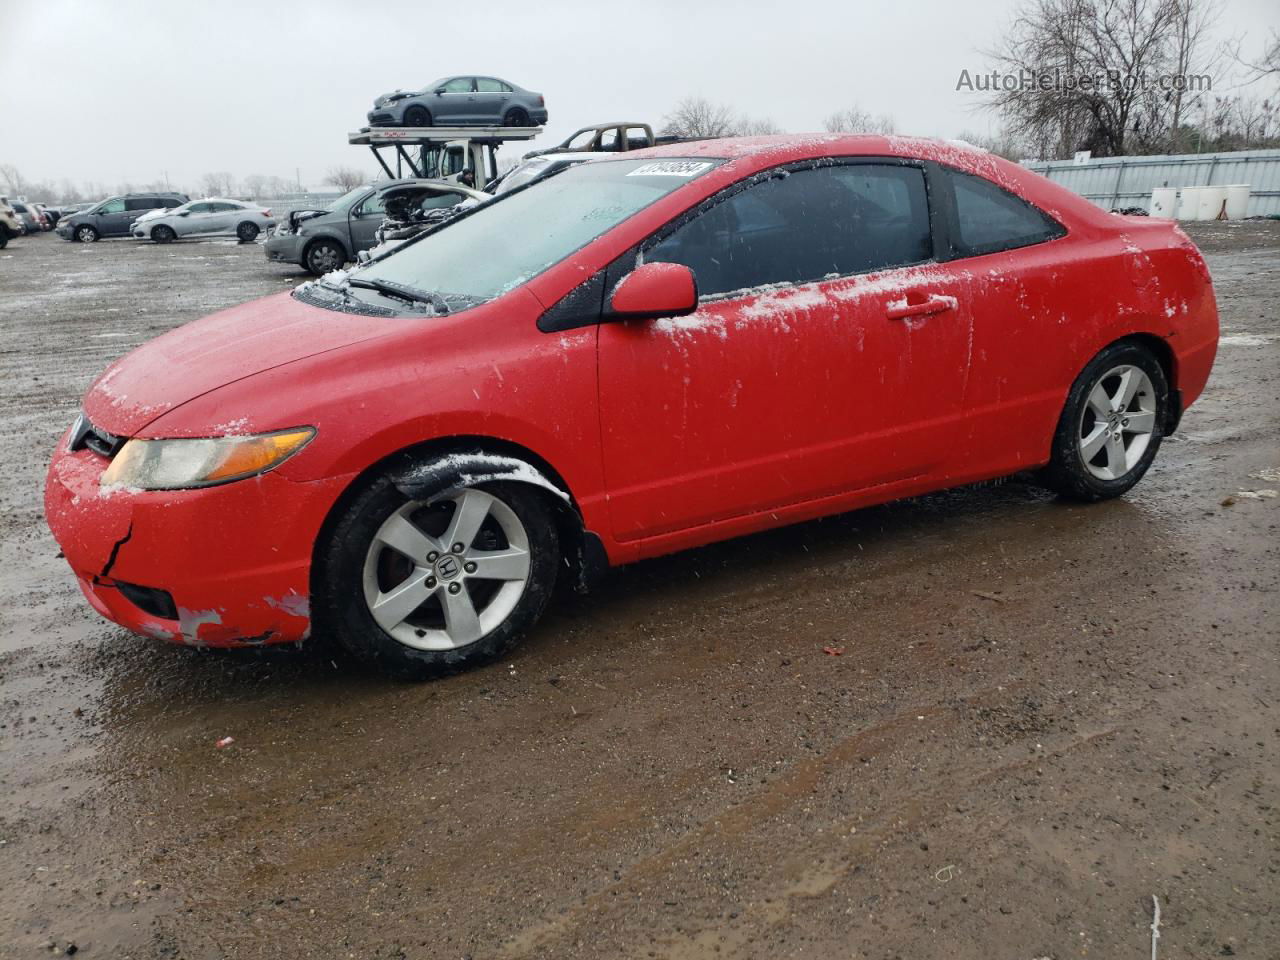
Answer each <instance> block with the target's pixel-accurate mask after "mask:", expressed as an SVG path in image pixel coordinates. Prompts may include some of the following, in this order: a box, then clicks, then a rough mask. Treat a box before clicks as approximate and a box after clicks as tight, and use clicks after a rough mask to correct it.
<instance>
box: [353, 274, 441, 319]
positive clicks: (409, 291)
mask: <svg viewBox="0 0 1280 960" xmlns="http://www.w3.org/2000/svg"><path fill="white" fill-rule="evenodd" d="M347 284H348V285H349V286H352V287H362V288H363V289H365V290H376V291H378V293H381V294H385V295H386V296H388V297H395V298H396V299H398V300H405V301H408V302H409V303H427V304H430V305H431V308H432V309H433V310H435V312H436V313H437V314H446V313H448V312H449V304H448V303H446V302H445V299H444V297H442V296H440V294H438V293H428V292H427V291H426V290H417V289H415V288H413V287H406V286H403V285H402V284H399V283H392V282H391V281H390V280H376V279H372V278H370V277H348V278H347Z"/></svg>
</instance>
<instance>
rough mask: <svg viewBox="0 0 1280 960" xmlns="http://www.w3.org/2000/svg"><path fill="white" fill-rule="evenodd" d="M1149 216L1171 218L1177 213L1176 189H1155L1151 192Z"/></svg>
mask: <svg viewBox="0 0 1280 960" xmlns="http://www.w3.org/2000/svg"><path fill="white" fill-rule="evenodd" d="M1150 213H1151V216H1153V217H1173V216H1176V215H1177V213H1178V188H1177V187H1156V188H1155V189H1154V190H1152V191H1151V210H1150Z"/></svg>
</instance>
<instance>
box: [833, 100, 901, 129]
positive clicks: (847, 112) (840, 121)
mask: <svg viewBox="0 0 1280 960" xmlns="http://www.w3.org/2000/svg"><path fill="white" fill-rule="evenodd" d="M822 125H823V126H824V127H826V128H827V130H828V131H830V132H831V133H893V132H894V131H895V128H896V125H895V124H894V122H893V117H891V116H889V115H888V114H887V113H882V114H880V116H878V117H873V116H872V115H871V113H870V111H868V110H863V109H862V108H861V107H859V106H858V105H857V104H856V103H855V104H853V105H851V106H848V107H845V108H844V109H843V110H837V111H836V112H835V113H833V114H831V115H830V116H829V117H827V118H826V119H825V120H823V121H822Z"/></svg>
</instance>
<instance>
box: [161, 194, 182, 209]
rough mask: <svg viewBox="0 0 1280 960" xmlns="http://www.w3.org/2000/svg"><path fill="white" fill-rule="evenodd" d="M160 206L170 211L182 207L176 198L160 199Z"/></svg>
mask: <svg viewBox="0 0 1280 960" xmlns="http://www.w3.org/2000/svg"><path fill="white" fill-rule="evenodd" d="M160 206H162V207H166V208H168V209H170V210H172V209H173V208H174V207H180V206H182V201H181V200H179V199H178V198H177V197H162V198H161V199H160Z"/></svg>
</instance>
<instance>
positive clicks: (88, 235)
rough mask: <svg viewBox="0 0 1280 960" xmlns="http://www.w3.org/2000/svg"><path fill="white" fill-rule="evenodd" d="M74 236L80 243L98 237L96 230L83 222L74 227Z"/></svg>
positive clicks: (92, 241) (95, 239)
mask: <svg viewBox="0 0 1280 960" xmlns="http://www.w3.org/2000/svg"><path fill="white" fill-rule="evenodd" d="M75 237H76V239H77V240H79V241H80V242H81V243H94V242H95V241H97V239H98V231H97V230H96V229H95V228H93V227H91V226H89V225H88V224H87V223H84V224H81V225H80V226H78V227H76V233H75Z"/></svg>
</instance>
